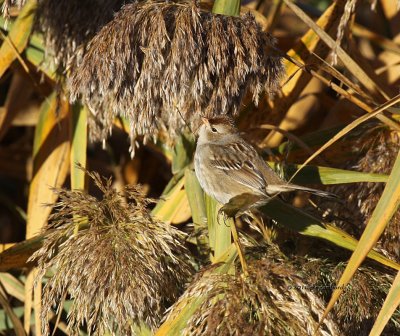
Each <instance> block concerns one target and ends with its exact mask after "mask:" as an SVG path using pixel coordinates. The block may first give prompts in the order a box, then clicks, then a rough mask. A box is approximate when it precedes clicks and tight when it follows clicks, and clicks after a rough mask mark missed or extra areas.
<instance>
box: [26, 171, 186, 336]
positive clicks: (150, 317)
mask: <svg viewBox="0 0 400 336" xmlns="http://www.w3.org/2000/svg"><path fill="white" fill-rule="evenodd" d="M88 174H89V176H90V177H91V178H92V179H93V180H94V181H95V184H96V185H97V187H98V188H99V189H100V190H101V192H102V193H103V199H102V200H97V199H96V198H95V197H92V196H90V195H87V194H85V193H84V192H82V191H66V190H59V191H57V193H58V195H59V198H60V201H59V202H58V203H57V204H56V205H55V212H54V214H53V215H52V216H51V218H50V220H49V224H48V226H47V227H46V231H45V241H44V245H43V247H42V248H41V249H40V250H38V251H37V252H36V253H35V254H34V255H33V256H32V260H35V261H37V263H38V268H39V273H40V275H39V278H41V277H43V276H44V275H45V273H46V271H47V270H52V271H53V272H54V274H53V275H51V276H50V277H49V279H48V280H47V283H46V285H45V287H44V289H43V298H42V306H43V308H42V321H43V328H44V330H43V332H44V334H46V335H47V334H49V321H48V317H49V312H50V311H51V310H52V308H54V307H55V308H56V310H60V309H62V304H63V301H64V300H65V298H71V299H72V307H71V309H70V312H69V320H68V328H69V331H70V333H71V334H73V335H78V334H79V328H80V327H82V326H83V325H86V326H87V331H88V332H89V334H94V335H104V334H106V333H108V332H111V333H112V334H113V335H123V334H124V335H131V334H134V332H133V331H132V328H133V327H134V326H135V325H138V324H139V323H141V322H143V323H145V324H147V325H148V326H149V327H151V328H155V327H156V326H157V325H158V323H159V321H160V319H161V317H162V316H163V313H164V311H165V309H166V308H168V306H169V305H171V304H172V303H173V302H175V300H176V299H177V298H178V297H179V295H180V292H181V290H182V289H183V286H184V284H185V282H187V281H188V279H189V278H190V275H191V267H190V266H189V263H188V260H189V259H188V258H189V257H188V251H187V250H186V248H185V247H184V245H183V235H182V234H181V233H180V232H179V231H178V230H176V229H175V228H173V227H171V226H169V225H166V224H164V223H161V222H159V221H157V220H155V219H154V218H152V217H151V215H150V212H149V211H148V209H147V205H148V204H149V203H150V202H151V200H149V199H146V198H145V197H144V194H143V193H142V191H141V190H140V188H139V187H133V186H127V187H125V190H124V194H122V193H120V192H117V191H116V190H114V189H112V188H111V180H110V179H109V180H106V181H104V180H102V179H101V178H100V176H99V175H98V174H96V173H88ZM125 196H126V198H127V199H128V201H129V202H127V201H126V199H125ZM79 222H81V223H83V224H81V225H85V227H84V228H81V230H80V231H79V232H78V233H74V230H75V226H76V224H77V223H79ZM85 223H86V224H85Z"/></svg>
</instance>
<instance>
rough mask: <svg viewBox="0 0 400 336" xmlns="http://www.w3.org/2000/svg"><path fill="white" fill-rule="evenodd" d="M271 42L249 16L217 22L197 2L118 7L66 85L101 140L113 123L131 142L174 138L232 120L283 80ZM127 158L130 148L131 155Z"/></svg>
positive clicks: (280, 66)
mask: <svg viewBox="0 0 400 336" xmlns="http://www.w3.org/2000/svg"><path fill="white" fill-rule="evenodd" d="M274 44H275V42H274V39H273V38H272V37H271V36H270V35H269V34H268V33H266V32H263V31H262V30H261V27H260V26H259V25H258V24H257V22H256V21H255V18H254V17H253V16H252V15H251V14H246V15H244V16H242V17H229V16H223V15H216V14H212V13H210V12H207V11H204V10H202V9H201V8H200V7H199V5H198V3H197V2H191V1H188V2H172V1H168V2H157V1H146V2H139V3H131V4H128V5H126V6H124V7H123V8H122V9H121V10H120V11H119V12H118V13H117V14H116V15H115V18H114V19H113V20H112V21H111V22H110V23H108V24H107V25H106V26H104V27H103V28H102V29H101V30H100V31H99V32H98V34H96V36H95V37H94V38H93V39H92V40H91V41H90V43H89V46H88V49H87V52H86V54H85V55H84V57H83V60H82V62H81V64H80V65H79V66H78V67H77V69H76V70H74V71H73V73H72V76H71V78H70V81H69V87H70V90H71V98H72V100H75V99H78V97H82V99H83V101H84V102H85V103H87V105H88V106H89V108H90V110H91V112H92V113H93V114H94V116H95V117H96V118H97V121H98V123H99V125H100V127H98V129H97V131H99V132H100V134H97V135H95V136H96V137H97V138H101V139H104V138H106V137H107V135H108V132H109V131H110V128H111V125H112V120H113V118H114V117H115V116H117V115H123V116H125V117H126V118H127V119H128V120H129V122H130V125H131V130H130V136H131V144H132V146H133V145H134V143H135V139H136V137H137V136H144V140H145V141H146V140H149V139H154V138H155V137H156V136H157V134H158V132H159V131H160V130H161V129H167V131H168V132H169V133H170V135H172V136H173V135H175V133H177V132H178V131H179V130H180V129H181V128H182V127H183V126H184V125H185V122H184V121H183V120H182V117H183V119H185V121H186V123H187V124H190V125H191V126H192V128H196V126H197V125H198V124H199V121H200V117H201V116H202V115H206V116H209V117H211V116H218V115H224V114H229V115H234V114H236V113H237V111H238V109H239V107H240V102H241V100H242V97H243V95H244V94H245V93H246V92H248V91H250V92H252V94H253V100H254V102H255V103H257V102H258V97H259V95H260V93H261V92H262V91H266V92H267V93H272V92H273V91H274V90H276V88H277V87H278V83H279V79H280V77H281V75H282V71H283V68H282V64H281V59H280V57H279V56H277V55H275V53H274V51H273V46H274ZM132 150H133V147H132Z"/></svg>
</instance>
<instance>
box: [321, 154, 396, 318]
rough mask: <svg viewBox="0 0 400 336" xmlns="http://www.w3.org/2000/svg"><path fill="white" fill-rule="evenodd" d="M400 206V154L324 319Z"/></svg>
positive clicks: (330, 301)
mask: <svg viewBox="0 0 400 336" xmlns="http://www.w3.org/2000/svg"><path fill="white" fill-rule="evenodd" d="M399 204H400V153H399V154H398V155H397V159H396V162H395V164H394V166H393V169H392V172H391V174H390V176H389V180H388V182H387V183H386V186H385V189H384V191H383V194H382V196H381V198H380V199H379V202H378V204H377V205H376V208H375V210H374V212H373V214H372V216H371V218H370V220H369V222H368V224H367V226H366V228H365V230H364V232H363V234H362V236H361V238H360V241H359V243H358V245H357V247H356V249H355V250H354V252H353V254H352V256H351V258H350V260H349V263H348V265H347V267H346V269H345V270H344V272H343V274H342V276H341V278H340V280H339V282H338V285H337V288H336V289H335V290H334V292H333V294H332V297H331V299H330V300H329V303H328V305H327V307H326V309H325V312H324V316H323V318H324V317H326V316H327V314H328V313H329V312H330V311H331V310H332V308H333V306H334V304H335V303H336V301H337V300H338V298H339V296H340V295H341V294H342V292H343V288H344V286H346V285H347V284H348V283H349V281H350V280H351V278H352V277H353V275H354V273H355V272H356V271H357V268H358V267H359V266H360V265H361V263H362V262H363V260H364V259H365V257H366V255H367V254H368V253H369V251H370V250H371V249H372V248H373V247H374V245H375V244H376V242H377V241H378V239H379V237H380V236H381V234H382V232H383V231H384V229H385V228H386V226H387V225H388V223H389V221H390V219H391V218H392V216H393V214H394V212H395V211H396V210H397V208H398V206H399Z"/></svg>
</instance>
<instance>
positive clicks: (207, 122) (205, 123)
mask: <svg viewBox="0 0 400 336" xmlns="http://www.w3.org/2000/svg"><path fill="white" fill-rule="evenodd" d="M201 121H202V122H203V124H204V125H207V126H209V125H210V122H209V121H208V119H207V118H205V117H201Z"/></svg>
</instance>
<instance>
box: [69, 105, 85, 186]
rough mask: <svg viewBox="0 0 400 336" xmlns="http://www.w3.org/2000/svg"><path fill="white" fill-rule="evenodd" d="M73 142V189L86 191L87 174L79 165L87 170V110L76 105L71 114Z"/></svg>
mask: <svg viewBox="0 0 400 336" xmlns="http://www.w3.org/2000/svg"><path fill="white" fill-rule="evenodd" d="M70 121H71V125H70V130H71V134H70V139H71V140H70V141H71V155H70V156H71V158H70V163H71V167H70V171H71V189H79V190H84V189H85V172H84V170H82V169H80V168H79V166H78V165H80V166H81V167H83V168H86V148H87V109H86V107H85V106H81V105H79V104H75V105H74V106H73V107H72V113H71V114H70Z"/></svg>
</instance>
